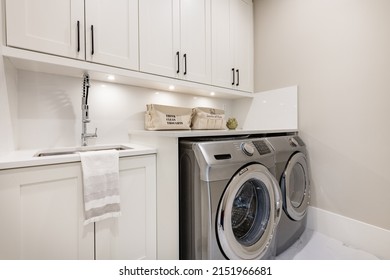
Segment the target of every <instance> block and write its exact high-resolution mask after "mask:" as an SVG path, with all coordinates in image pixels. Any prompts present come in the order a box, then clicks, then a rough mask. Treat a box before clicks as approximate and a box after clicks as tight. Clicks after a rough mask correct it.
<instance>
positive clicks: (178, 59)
mask: <svg viewBox="0 0 390 280" xmlns="http://www.w3.org/2000/svg"><path fill="white" fill-rule="evenodd" d="M176 58H177V71H176V73H177V74H179V72H180V53H179V52H176Z"/></svg>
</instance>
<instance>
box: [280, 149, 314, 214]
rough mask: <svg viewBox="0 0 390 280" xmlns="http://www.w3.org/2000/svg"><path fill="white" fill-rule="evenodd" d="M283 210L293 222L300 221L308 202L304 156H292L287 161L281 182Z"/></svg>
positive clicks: (307, 180)
mask: <svg viewBox="0 0 390 280" xmlns="http://www.w3.org/2000/svg"><path fill="white" fill-rule="evenodd" d="M281 189H282V195H283V202H284V203H283V208H284V211H285V212H286V214H287V215H288V216H289V217H290V218H292V219H293V220H296V221H299V220H301V219H302V218H303V217H304V216H305V214H306V211H307V207H308V205H309V201H310V186H309V171H308V165H307V161H306V156H305V155H304V154H303V153H296V154H294V155H293V156H292V157H291V159H290V160H289V162H288V164H287V166H286V170H285V172H284V175H283V177H282V181H281Z"/></svg>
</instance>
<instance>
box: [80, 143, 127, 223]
mask: <svg viewBox="0 0 390 280" xmlns="http://www.w3.org/2000/svg"><path fill="white" fill-rule="evenodd" d="M79 154H80V158H81V166H82V171H83V186H84V211H85V215H84V216H85V221H84V225H87V224H89V223H92V222H98V221H101V220H104V219H107V218H111V217H119V216H120V215H121V212H120V196H119V155H118V151H116V150H108V151H97V152H95V151H93V152H81V153H79Z"/></svg>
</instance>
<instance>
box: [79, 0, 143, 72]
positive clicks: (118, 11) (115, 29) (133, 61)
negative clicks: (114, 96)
mask: <svg viewBox="0 0 390 280" xmlns="http://www.w3.org/2000/svg"><path fill="white" fill-rule="evenodd" d="M85 4H86V19H85V30H86V46H87V49H86V56H87V57H86V58H87V60H88V61H92V62H97V63H102V64H106V65H112V66H117V67H122V68H127V69H134V70H138V0H116V1H112V0H86V1H85Z"/></svg>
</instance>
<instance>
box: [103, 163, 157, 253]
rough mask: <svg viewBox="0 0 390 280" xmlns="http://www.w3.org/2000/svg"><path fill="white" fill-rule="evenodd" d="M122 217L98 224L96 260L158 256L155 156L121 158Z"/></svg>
mask: <svg viewBox="0 0 390 280" xmlns="http://www.w3.org/2000/svg"><path fill="white" fill-rule="evenodd" d="M119 168H120V171H119V174H120V205H121V214H122V215H121V216H120V217H119V218H110V219H106V220H103V221H100V222H97V223H96V259H98V260H99V259H100V260H102V259H156V253H157V252H156V246H157V245H156V235H157V232H156V157H155V155H149V156H140V157H128V158H122V159H121V160H120V166H119Z"/></svg>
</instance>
